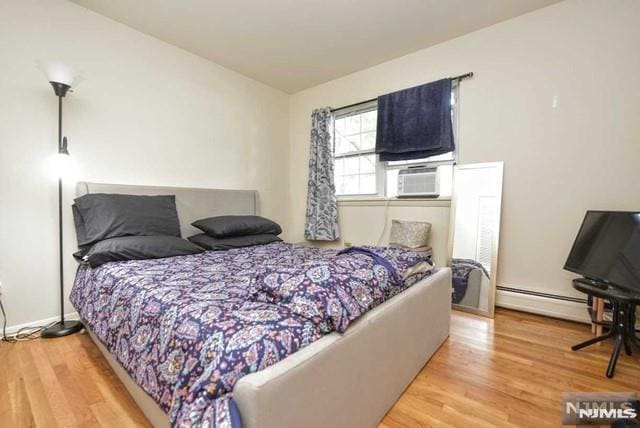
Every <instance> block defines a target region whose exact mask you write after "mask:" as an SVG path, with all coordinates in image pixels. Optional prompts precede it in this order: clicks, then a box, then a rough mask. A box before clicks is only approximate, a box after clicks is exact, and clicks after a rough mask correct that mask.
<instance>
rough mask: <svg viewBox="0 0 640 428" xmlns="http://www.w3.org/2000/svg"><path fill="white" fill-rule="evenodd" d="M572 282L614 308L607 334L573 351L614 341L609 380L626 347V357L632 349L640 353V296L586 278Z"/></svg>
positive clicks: (576, 287) (582, 344) (578, 288)
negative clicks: (639, 321) (639, 324)
mask: <svg viewBox="0 0 640 428" xmlns="http://www.w3.org/2000/svg"><path fill="white" fill-rule="evenodd" d="M572 283H573V288H575V289H576V290H578V291H581V292H583V293H586V294H588V295H591V296H594V297H600V298H602V299H606V300H609V301H610V302H611V304H612V306H613V309H612V312H611V313H612V317H613V319H612V320H611V325H610V326H609V331H608V332H607V333H605V334H603V335H601V336H598V337H594V338H592V339H589V340H586V341H584V342H582V343H578V344H577V345H574V346H572V347H571V350H573V351H577V350H579V349H582V348H584V347H587V346H590V345H593V344H594V343H598V342H601V341H603V340H606V339H609V338H614V339H615V344H614V346H613V352H612V353H611V359H610V360H609V366H608V367H607V377H608V378H611V377H613V374H614V372H615V369H616V363H617V362H618V357H619V356H620V351H621V350H622V347H623V346H624V350H625V352H626V354H627V355H631V347H632V346H636V347H637V348H638V349H639V350H640V338H638V336H637V335H636V331H635V325H636V306H637V305H638V304H640V293H634V292H631V291H626V290H623V289H621V288H618V287H613V286H611V285H608V284H604V283H600V282H597V281H593V280H590V279H586V278H577V279H574V280H573V281H572Z"/></svg>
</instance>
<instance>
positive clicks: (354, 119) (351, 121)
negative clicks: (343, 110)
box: [345, 114, 360, 135]
mask: <svg viewBox="0 0 640 428" xmlns="http://www.w3.org/2000/svg"><path fill="white" fill-rule="evenodd" d="M345 119H346V120H347V129H346V131H345V132H346V134H347V135H352V134H359V133H360V115H359V114H354V115H353V116H349V117H346V118H345Z"/></svg>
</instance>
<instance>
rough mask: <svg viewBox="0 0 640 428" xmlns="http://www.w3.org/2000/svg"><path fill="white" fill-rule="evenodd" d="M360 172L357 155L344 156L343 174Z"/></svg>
mask: <svg viewBox="0 0 640 428" xmlns="http://www.w3.org/2000/svg"><path fill="white" fill-rule="evenodd" d="M359 172H360V160H359V159H358V156H352V157H348V158H344V174H358V173H359Z"/></svg>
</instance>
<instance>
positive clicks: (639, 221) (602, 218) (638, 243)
mask: <svg viewBox="0 0 640 428" xmlns="http://www.w3.org/2000/svg"><path fill="white" fill-rule="evenodd" d="M564 268H565V269H566V270H569V271H571V272H575V273H578V274H580V275H583V276H585V277H587V278H590V279H595V280H598V281H603V282H607V283H610V284H612V285H617V286H620V287H623V288H627V289H631V290H640V212H624V211H587V214H586V215H585V217H584V220H583V221H582V226H581V227H580V230H579V231H578V236H576V240H575V241H574V243H573V247H572V248H571V252H570V253H569V257H568V258H567V262H566V263H565V265H564Z"/></svg>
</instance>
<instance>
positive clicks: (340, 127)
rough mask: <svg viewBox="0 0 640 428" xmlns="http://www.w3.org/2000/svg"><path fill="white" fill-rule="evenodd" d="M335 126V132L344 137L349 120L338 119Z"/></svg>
mask: <svg viewBox="0 0 640 428" xmlns="http://www.w3.org/2000/svg"><path fill="white" fill-rule="evenodd" d="M333 126H334V127H335V131H336V132H337V133H340V134H342V135H344V134H345V133H346V132H347V119H346V118H344V117H343V118H341V119H336V120H335V122H334V124H333Z"/></svg>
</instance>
